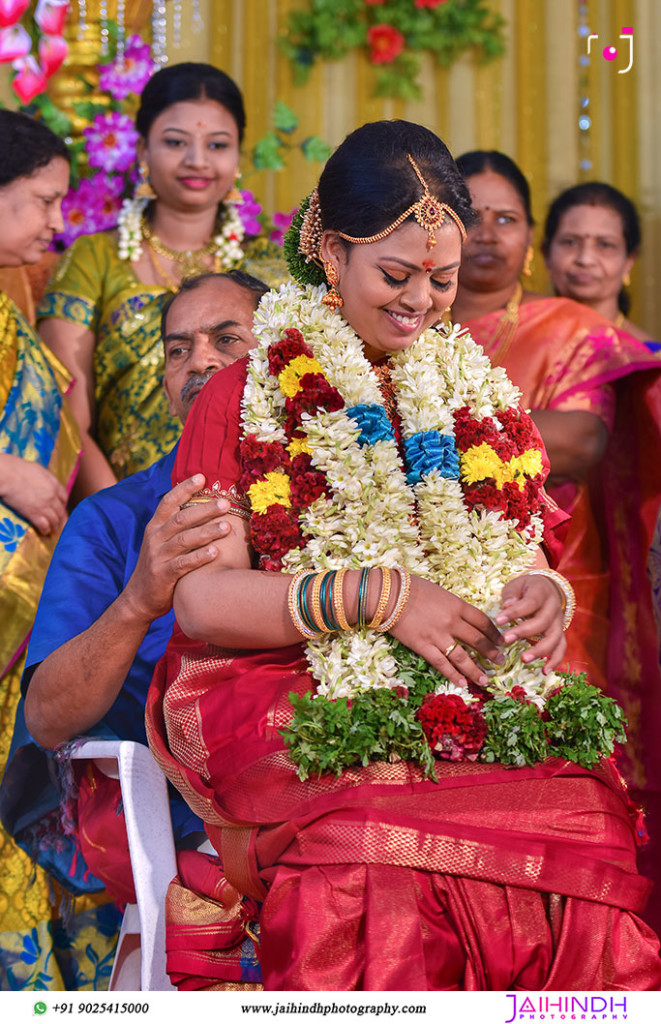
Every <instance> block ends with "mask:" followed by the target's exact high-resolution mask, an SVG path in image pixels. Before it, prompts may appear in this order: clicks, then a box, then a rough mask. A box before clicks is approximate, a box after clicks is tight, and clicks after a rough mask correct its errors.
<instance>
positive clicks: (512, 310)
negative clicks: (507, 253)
mask: <svg viewBox="0 0 661 1024" xmlns="http://www.w3.org/2000/svg"><path fill="white" fill-rule="evenodd" d="M522 298H523V287H522V285H521V282H520V281H517V282H516V288H515V289H514V293H513V295H512V297H511V299H510V300H509V302H508V303H507V305H506V306H505V312H504V313H503V315H502V316H501V318H500V320H499V321H498V323H497V324H496V329H495V331H494V332H493V334H492V336H491V344H492V346H493V347H494V351H493V352H490V353H487V355H488V356H489V359H490V360H491V362H492V363H498V364H501V365H502V362H503V359H504V358H505V356H506V355H507V353H508V351H509V347H510V345H511V344H512V339H513V338H514V335H515V334H516V329H517V327H518V326H519V306H520V305H521V299H522Z"/></svg>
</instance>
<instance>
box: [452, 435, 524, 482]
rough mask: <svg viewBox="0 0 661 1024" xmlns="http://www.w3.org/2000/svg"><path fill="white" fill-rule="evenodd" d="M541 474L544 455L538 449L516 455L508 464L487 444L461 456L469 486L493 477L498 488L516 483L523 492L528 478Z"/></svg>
mask: <svg viewBox="0 0 661 1024" xmlns="http://www.w3.org/2000/svg"><path fill="white" fill-rule="evenodd" d="M541 472H542V455H541V452H540V451H539V449H538V448H529V449H528V451H525V452H523V453H522V454H521V455H514V456H513V457H512V458H511V459H510V460H509V461H508V462H503V460H502V459H501V457H500V455H498V453H497V452H495V451H494V450H493V448H492V447H491V445H489V444H487V443H486V442H483V443H482V444H479V445H473V447H472V448H469V449H468V450H467V451H465V452H464V453H463V454H462V455H461V478H462V480H464V481H465V482H466V483H467V484H477V483H479V482H480V481H481V480H486V479H487V478H489V477H491V478H493V479H494V480H495V481H496V486H497V487H502V486H503V484H507V483H516V484H518V486H519V488H520V490H523V488H524V487H525V483H526V478H527V477H533V476H537V475H538V474H539V473H541Z"/></svg>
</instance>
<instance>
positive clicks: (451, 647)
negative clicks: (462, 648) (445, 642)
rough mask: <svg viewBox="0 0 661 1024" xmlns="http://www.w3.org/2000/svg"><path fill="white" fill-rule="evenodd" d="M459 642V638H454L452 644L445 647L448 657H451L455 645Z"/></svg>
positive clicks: (444, 652) (445, 653)
mask: <svg viewBox="0 0 661 1024" xmlns="http://www.w3.org/2000/svg"><path fill="white" fill-rule="evenodd" d="M458 643H459V641H458V640H454V641H453V642H452V643H451V644H450V646H449V647H446V648H445V650H444V651H443V654H444V655H445V657H446V658H449V657H450V655H451V654H452V652H453V650H454V649H455V647H456V646H457V644H458Z"/></svg>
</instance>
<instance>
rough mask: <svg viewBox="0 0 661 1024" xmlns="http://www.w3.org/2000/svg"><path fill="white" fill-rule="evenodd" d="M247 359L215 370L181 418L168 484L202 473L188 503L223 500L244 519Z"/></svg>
mask: <svg viewBox="0 0 661 1024" xmlns="http://www.w3.org/2000/svg"><path fill="white" fill-rule="evenodd" d="M247 365H248V361H247V358H244V359H239V360H237V362H236V363H233V364H232V365H231V366H228V367H226V368H225V369H224V370H219V371H218V372H217V373H215V374H214V375H213V377H212V378H211V380H209V381H208V382H207V383H206V384H205V385H204V387H203V388H202V391H201V392H200V394H199V395H198V397H197V398H196V400H195V403H194V405H193V408H192V409H191V412H190V414H189V416H188V419H187V420H186V424H185V426H184V432H183V434H182V436H181V440H180V442H179V447H178V450H177V458H176V461H175V464H174V469H173V472H172V483H173V484H175V485H176V484H178V483H181V481H182V480H186V479H187V478H188V477H190V476H193V474H194V473H203V474H204V477H205V480H206V483H205V486H204V488H203V489H202V490H201V491H200V492H198V494H197V495H195V496H194V498H193V499H192V500H193V502H199V501H210V500H213V499H214V498H221V497H222V498H228V499H229V501H230V505H231V511H233V512H235V513H236V514H237V515H241V516H243V517H244V518H249V506H248V501H247V499H246V497H245V495H244V494H243V493H242V492H241V491H240V490H239V487H238V481H239V476H240V463H239V444H240V440H241V400H242V397H243V389H244V387H245V383H246V376H247Z"/></svg>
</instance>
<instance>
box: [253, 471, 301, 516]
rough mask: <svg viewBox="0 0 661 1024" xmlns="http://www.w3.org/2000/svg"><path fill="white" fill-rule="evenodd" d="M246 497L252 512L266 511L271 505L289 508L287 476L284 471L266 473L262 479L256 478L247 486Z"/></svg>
mask: <svg viewBox="0 0 661 1024" xmlns="http://www.w3.org/2000/svg"><path fill="white" fill-rule="evenodd" d="M248 497H249V499H250V505H251V508H252V510H253V512H258V513H260V514H261V513H263V512H266V511H267V510H268V509H269V508H270V506H271V505H284V506H285V507H286V508H291V498H290V489H289V477H288V476H287V475H286V474H285V473H278V472H271V473H267V474H266V476H265V477H264V479H263V480H257V482H256V483H254V484H251V485H250V487H249V488H248Z"/></svg>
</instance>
